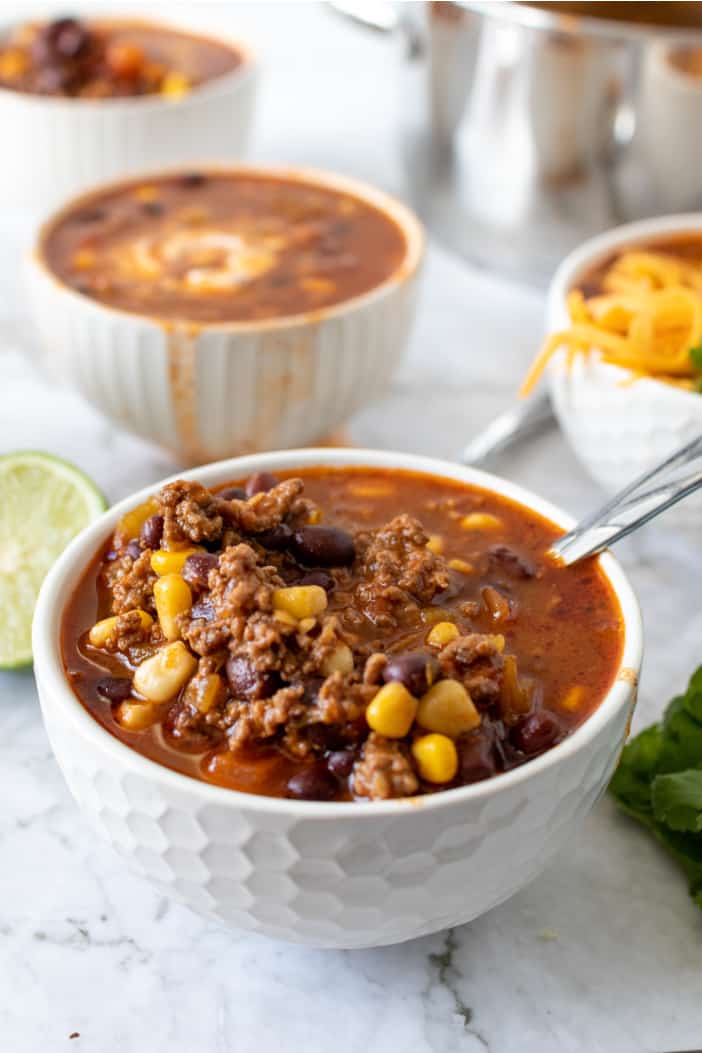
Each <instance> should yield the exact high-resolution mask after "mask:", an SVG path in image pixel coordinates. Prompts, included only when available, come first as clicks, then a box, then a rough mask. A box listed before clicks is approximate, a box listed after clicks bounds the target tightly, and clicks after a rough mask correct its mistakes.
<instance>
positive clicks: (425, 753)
mask: <svg viewBox="0 0 702 1053" xmlns="http://www.w3.org/2000/svg"><path fill="white" fill-rule="evenodd" d="M412 756H413V757H414V759H415V761H416V763H417V768H418V769H419V774H420V775H421V777H422V778H423V779H426V781H427V782H437V783H441V782H451V779H453V778H454V777H455V775H456V772H457V771H458V754H457V753H456V747H455V746H454V744H453V742H452V740H451V739H450V738H447V736H446V735H437V734H431V735H422V737H421V738H420V739H416V740H415V741H414V742H413V743H412Z"/></svg>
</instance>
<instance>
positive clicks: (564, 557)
mask: <svg viewBox="0 0 702 1053" xmlns="http://www.w3.org/2000/svg"><path fill="white" fill-rule="evenodd" d="M700 487H702V435H700V436H698V438H696V439H693V440H692V442H689V443H687V445H686V446H681V447H680V449H679V450H676V452H675V453H673V454H671V456H670V457H667V458H666V460H664V461H661V463H660V464H658V465H656V467H655V468H652V469H651V470H650V471H648V472H645V473H644V475H642V476H640V478H638V479H636V480H634V482H633V483H630V484H629V486H627V487H625V488H624V489H623V490H620V492H619V493H618V494H617V495H616V496H615V497H613V498H612V499H611V500H609V501H607V502H606V504H604V505H603V506H602V507H601V508H600V509H598V510H597V511H596V512H594V513H593V514H592V515H589V516H586V517H585V518H584V519H582V520H581V521H580V522H579V523H578V525H577V526H575V527H573V529H572V530H569V531H568V533H567V534H564V535H563V537H561V538H559V539H558V541H556V542H555V543H554V544H553V545H552V546H551V549H550V552H551V554H552V555H553V556H556V557H557V558H558V559H559V560H560V562H561V563H562V564H563V565H564V566H570V564H571V563H576V562H577V561H578V560H581V559H585V558H586V557H587V556H594V555H595V554H596V553H597V552H602V551H603V549H605V548H608V547H609V546H610V545H612V544H614V542H615V541H619V539H620V538H622V537H626V535H627V534H631V533H632V532H633V531H634V530H638V529H639V527H641V526H643V525H644V523H648V522H649V520H651V519H653V518H654V517H655V516H658V515H660V514H661V512H665V510H666V509H667V508H670V507H671V506H672V505H675V504H677V503H678V501H682V500H683V498H685V497H688V496H689V495H690V494H692V493H694V492H695V490H699V488H700Z"/></svg>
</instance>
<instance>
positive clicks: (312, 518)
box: [307, 508, 322, 526]
mask: <svg viewBox="0 0 702 1053" xmlns="http://www.w3.org/2000/svg"><path fill="white" fill-rule="evenodd" d="M321 521H322V509H321V508H311V509H310V511H309V514H308V516H307V522H308V523H309V525H310V526H316V525H317V523H321Z"/></svg>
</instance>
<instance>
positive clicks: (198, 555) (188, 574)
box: [183, 552, 217, 589]
mask: <svg viewBox="0 0 702 1053" xmlns="http://www.w3.org/2000/svg"><path fill="white" fill-rule="evenodd" d="M216 566H217V557H216V556H215V554H214V553H213V552H193V554H192V556H188V558H187V559H186V561H185V563H184V564H183V577H184V578H185V580H186V581H187V583H188V585H190V586H192V588H194V589H206V588H207V578H208V576H209V573H210V571H211V570H214V569H215V567H216Z"/></svg>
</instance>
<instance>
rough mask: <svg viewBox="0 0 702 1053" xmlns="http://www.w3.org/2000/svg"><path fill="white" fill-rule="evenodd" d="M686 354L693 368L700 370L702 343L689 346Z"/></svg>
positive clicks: (701, 364) (701, 367)
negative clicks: (696, 345)
mask: <svg viewBox="0 0 702 1053" xmlns="http://www.w3.org/2000/svg"><path fill="white" fill-rule="evenodd" d="M688 354H689V356H690V361H691V362H692V365H693V366H694V368H695V369H700V370H702V344H700V345H699V346H698V347H691V348H690V350H689V351H688Z"/></svg>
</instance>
